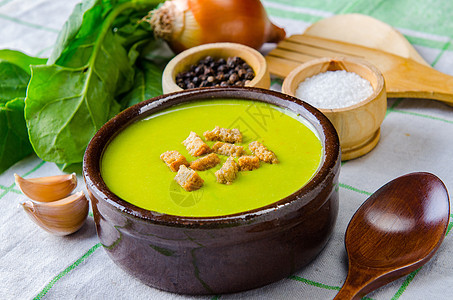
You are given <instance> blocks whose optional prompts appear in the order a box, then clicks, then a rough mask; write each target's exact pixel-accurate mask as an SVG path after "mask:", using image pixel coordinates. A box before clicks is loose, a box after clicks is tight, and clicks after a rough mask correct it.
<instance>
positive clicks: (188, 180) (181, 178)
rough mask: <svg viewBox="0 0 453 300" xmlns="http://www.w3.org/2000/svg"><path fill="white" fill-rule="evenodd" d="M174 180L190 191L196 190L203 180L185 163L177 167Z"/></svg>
mask: <svg viewBox="0 0 453 300" xmlns="http://www.w3.org/2000/svg"><path fill="white" fill-rule="evenodd" d="M175 180H176V182H177V183H178V184H179V185H180V186H181V187H182V188H183V189H185V190H186V191H188V192H191V191H195V190H198V189H199V188H201V187H202V186H203V182H204V180H203V179H202V178H201V177H200V175H198V173H197V172H195V171H194V170H192V169H189V168H187V167H186V166H185V165H181V166H180V167H179V170H178V173H177V174H176V176H175Z"/></svg>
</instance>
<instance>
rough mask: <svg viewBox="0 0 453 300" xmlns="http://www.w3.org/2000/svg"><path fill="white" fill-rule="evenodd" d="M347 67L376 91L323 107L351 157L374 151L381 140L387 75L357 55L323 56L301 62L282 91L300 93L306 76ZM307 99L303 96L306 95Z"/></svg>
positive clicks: (345, 156) (344, 152) (343, 149)
mask: <svg viewBox="0 0 453 300" xmlns="http://www.w3.org/2000/svg"><path fill="white" fill-rule="evenodd" d="M338 70H346V71H348V72H354V73H356V74H358V75H359V76H361V77H362V78H364V79H366V80H368V81H369V82H370V83H371V86H372V88H373V93H372V94H371V95H370V96H369V97H368V98H366V99H365V100H363V101H361V102H359V103H357V104H355V105H351V106H348V107H344V108H336V109H322V108H319V110H320V111H321V112H322V113H323V114H325V115H326V116H327V118H329V120H330V121H331V122H332V123H333V125H334V126H335V128H336V130H337V132H338V136H339V138H340V145H341V153H342V154H341V155H342V156H341V159H342V160H349V159H353V158H357V157H360V156H362V155H364V154H367V153H368V152H370V151H371V150H372V149H373V148H374V147H375V146H376V145H377V143H378V141H379V137H380V126H381V124H382V121H384V117H385V113H386V110H387V93H386V90H385V82H384V77H383V76H382V74H381V72H380V71H379V70H378V69H377V68H376V67H374V66H373V65H371V64H370V63H368V62H366V61H364V60H361V59H356V58H328V57H326V58H319V59H313V60H311V61H308V62H306V63H304V64H301V65H300V66H299V67H297V68H296V69H294V70H293V71H292V72H291V73H290V74H288V76H287V77H286V78H285V80H284V81H283V86H282V92H283V93H285V94H288V95H291V96H295V95H296V90H297V87H298V86H299V84H300V83H301V82H302V81H304V80H305V79H306V78H308V77H311V76H314V75H317V74H319V73H324V72H326V71H338ZM302 100H303V96H302Z"/></svg>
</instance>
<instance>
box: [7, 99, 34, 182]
mask: <svg viewBox="0 0 453 300" xmlns="http://www.w3.org/2000/svg"><path fill="white" fill-rule="evenodd" d="M31 153H33V149H32V147H31V145H30V142H29V141H28V134H27V128H26V127H25V119H24V99H23V98H17V99H13V100H10V101H8V102H6V103H0V173H2V172H3V171H5V170H6V169H8V168H9V167H10V166H12V165H13V164H14V163H16V162H18V161H19V160H21V159H23V158H25V157H26V156H28V155H30V154H31Z"/></svg>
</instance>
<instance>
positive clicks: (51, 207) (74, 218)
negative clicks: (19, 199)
mask: <svg viewBox="0 0 453 300" xmlns="http://www.w3.org/2000/svg"><path fill="white" fill-rule="evenodd" d="M22 207H23V208H24V210H25V211H26V212H27V214H28V215H29V216H30V218H31V219H32V220H33V221H34V222H35V223H36V224H38V225H39V226H40V227H41V228H43V229H44V230H46V231H47V232H50V233H52V234H54V235H60V236H63V235H68V234H71V233H74V232H76V231H77V230H79V229H80V227H82V225H83V224H84V222H85V219H86V217H87V215H88V200H87V199H86V197H85V194H84V193H83V192H78V193H75V194H73V195H70V196H68V197H66V198H64V199H61V200H57V201H53V202H33V201H26V202H24V203H22Z"/></svg>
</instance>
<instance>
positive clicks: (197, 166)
mask: <svg viewBox="0 0 453 300" xmlns="http://www.w3.org/2000/svg"><path fill="white" fill-rule="evenodd" d="M219 163H220V158H219V157H218V156H217V154H215V153H211V154H208V155H206V156H203V157H201V158H199V159H197V160H195V161H193V162H191V163H190V168H191V169H193V170H197V171H205V170H208V169H210V168H213V167H215V166H216V165H217V164H219Z"/></svg>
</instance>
